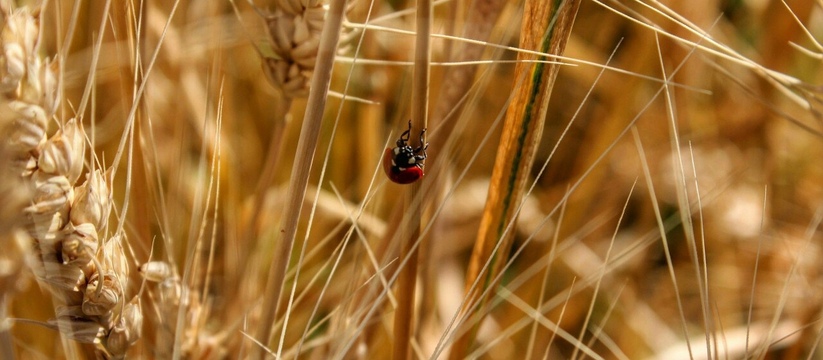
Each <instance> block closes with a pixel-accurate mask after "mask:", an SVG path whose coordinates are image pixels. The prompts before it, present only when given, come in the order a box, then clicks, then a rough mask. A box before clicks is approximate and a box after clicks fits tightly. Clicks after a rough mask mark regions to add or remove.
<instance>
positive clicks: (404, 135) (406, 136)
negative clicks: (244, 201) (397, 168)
mask: <svg viewBox="0 0 823 360" xmlns="http://www.w3.org/2000/svg"><path fill="white" fill-rule="evenodd" d="M410 136H411V120H409V129H408V130H406V131H404V132H403V133H402V134H400V138H399V139H397V146H398V147H403V146H406V143H407V142H408V141H409V137H410Z"/></svg>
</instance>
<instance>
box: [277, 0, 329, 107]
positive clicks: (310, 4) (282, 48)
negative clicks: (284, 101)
mask: <svg viewBox="0 0 823 360" xmlns="http://www.w3.org/2000/svg"><path fill="white" fill-rule="evenodd" d="M325 15H326V9H325V8H324V7H323V6H322V4H321V2H320V1H315V0H309V1H306V0H279V1H277V2H276V3H275V7H274V11H273V13H271V14H269V15H268V16H266V18H265V21H266V26H267V27H268V29H269V37H270V39H271V44H270V45H271V50H272V52H273V53H274V55H273V56H265V55H264V59H263V60H264V61H263V66H264V72H265V73H266V76H267V77H268V78H269V81H271V82H272V83H273V84H274V85H275V86H277V87H278V88H280V89H282V90H283V91H284V93H285V94H286V95H287V96H290V97H300V96H306V95H307V94H308V88H309V83H310V79H311V76H312V73H313V71H314V63H315V60H316V59H317V49H318V45H319V44H320V32H321V31H322V30H323V18H324V17H325Z"/></svg>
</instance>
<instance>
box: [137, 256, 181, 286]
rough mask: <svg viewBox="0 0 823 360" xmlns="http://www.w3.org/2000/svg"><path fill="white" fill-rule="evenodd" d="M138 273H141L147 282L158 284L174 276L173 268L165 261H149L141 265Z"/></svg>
mask: <svg viewBox="0 0 823 360" xmlns="http://www.w3.org/2000/svg"><path fill="white" fill-rule="evenodd" d="M137 271H139V272H140V274H141V275H143V277H144V278H145V279H146V280H148V281H151V282H157V283H159V282H162V281H165V280H166V279H169V278H172V277H173V276H174V272H173V271H172V269H171V266H170V265H169V264H168V263H167V262H165V261H149V262H147V263H145V264H143V265H140V267H139V268H138V269H137Z"/></svg>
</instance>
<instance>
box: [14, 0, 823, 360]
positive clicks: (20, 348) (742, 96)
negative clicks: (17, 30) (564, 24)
mask: <svg viewBox="0 0 823 360" xmlns="http://www.w3.org/2000/svg"><path fill="white" fill-rule="evenodd" d="M285 2H286V1H280V2H277V1H269V2H266V1H254V2H253V3H249V2H246V1H241V0H237V1H235V2H230V1H179V2H172V1H154V0H148V1H143V2H140V1H115V2H112V3H111V7H110V8H109V10H108V12H104V9H105V6H104V5H105V2H104V1H101V0H95V1H85V2H80V3H75V2H74V1H51V2H48V3H46V4H45V5H44V6H43V9H42V13H41V14H40V19H41V26H42V40H41V52H42V56H43V57H47V58H50V59H58V63H59V69H60V71H61V76H62V86H63V94H62V95H63V97H62V98H61V104H60V108H59V109H58V112H57V115H56V118H57V119H58V121H66V120H67V119H69V118H71V117H75V116H81V115H82V118H83V123H84V127H85V131H86V133H87V137H88V139H89V141H90V143H91V144H93V147H94V153H95V154H96V155H97V157H98V158H99V159H101V161H102V162H103V163H104V164H107V165H111V160H112V159H113V158H114V157H115V153H116V152H117V149H118V146H120V144H121V141H125V143H126V144H127V149H129V150H128V155H127V157H126V158H127V159H128V161H125V160H124V161H122V162H121V163H120V164H119V170H118V175H117V177H116V178H115V184H113V195H112V196H113V199H114V203H115V209H116V210H115V211H114V212H116V213H121V212H126V211H127V216H126V219H125V226H124V228H125V231H126V235H127V237H128V244H129V250H128V256H129V263H130V267H131V270H132V271H131V283H130V286H129V288H128V293H130V294H131V295H135V294H138V293H140V294H141V295H140V296H141V297H140V298H141V301H142V306H143V309H144V310H143V313H144V314H143V315H144V323H143V328H142V337H141V340H139V341H138V342H137V344H135V345H134V346H133V347H132V348H131V350H130V352H129V355H130V357H134V358H167V357H169V356H171V355H172V354H178V355H181V356H183V357H184V358H198V359H199V358H203V359H209V358H234V357H236V356H239V357H243V356H246V355H247V354H248V352H249V349H250V348H252V347H256V346H257V345H256V344H255V343H254V342H252V341H251V340H250V339H249V338H248V337H247V336H246V335H244V333H247V332H248V330H246V322H247V321H249V319H255V317H256V316H259V314H258V313H259V311H260V308H261V307H263V306H278V305H274V304H261V293H262V288H263V287H264V284H265V281H266V280H265V278H266V275H267V273H268V264H269V262H270V261H271V259H272V255H271V254H272V251H273V247H274V245H273V244H274V239H275V238H276V234H277V233H278V232H279V231H280V230H279V227H278V226H279V223H280V218H281V216H282V215H283V209H284V199H285V192H286V191H287V188H288V181H289V177H290V174H291V171H292V167H293V165H294V164H293V158H294V155H295V151H296V148H297V141H298V138H299V132H300V128H301V121H302V118H303V114H304V111H305V104H306V100H305V95H306V93H307V92H306V89H307V87H306V86H303V85H302V83H299V84H297V85H295V84H296V83H293V82H292V83H289V84H285V85H284V84H283V83H282V82H283V78H282V76H283V75H282V74H286V75H285V76H287V78H288V79H290V80H294V79H295V78H298V80H296V81H298V82H299V81H302V80H300V79H301V77H302V79H308V78H310V76H311V74H312V67H313V66H311V65H310V64H311V62H306V63H298V62H294V61H293V60H294V59H284V58H283V55H282V53H281V52H279V51H280V50H278V47H277V40H276V39H274V38H275V37H276V36H277V35H272V34H271V31H273V30H271V29H272V27H270V26H269V25H270V24H272V23H273V20H272V19H275V18H277V19H280V18H282V17H285V16H287V15H288V14H289V13H288V12H287V11H286V12H284V11H283V10H278V7H279V6H282V3H285ZM487 3H492V2H491V1H484V0H453V1H440V2H436V3H435V7H434V14H435V18H434V22H433V32H434V33H436V34H448V35H452V36H455V37H457V38H458V39H444V38H442V37H435V38H433V39H432V61H433V64H432V67H431V92H430V97H429V103H430V107H431V108H430V111H429V113H430V122H429V128H428V131H427V134H428V136H429V141H430V142H431V145H430V148H429V150H428V153H429V156H430V157H429V159H427V163H426V164H427V167H426V172H427V177H426V178H424V180H423V182H424V184H425V182H427V181H429V182H432V183H436V186H434V185H431V186H429V187H426V188H424V195H423V196H425V197H426V198H427V199H428V200H427V201H428V204H429V206H428V207H427V208H426V210H424V213H425V216H424V219H425V220H424V227H426V229H427V230H426V231H425V232H424V236H423V243H422V244H421V262H420V271H419V272H418V275H419V277H418V299H417V301H418V304H419V305H418V306H419V314H420V319H419V325H418V332H417V334H416V341H415V342H414V344H413V349H415V354H416V355H417V356H418V357H420V358H428V357H430V356H432V354H433V352H434V351H435V349H436V348H437V347H438V343H439V342H441V341H444V339H445V346H446V349H448V344H450V342H449V341H450V340H449V337H448V335H449V334H450V333H449V330H448V329H447V326H448V324H449V322H450V321H451V320H452V318H453V317H454V316H455V312H456V311H457V309H458V307H459V305H460V301H461V299H462V298H463V296H464V289H465V276H466V271H467V264H468V262H469V257H470V254H471V251H472V248H473V246H474V243H475V240H476V236H477V234H476V233H477V229H478V227H479V222H480V218H481V215H482V213H483V211H484V207H485V204H486V199H487V196H488V192H489V178H490V175H491V172H492V169H493V167H494V165H495V159H496V156H497V154H498V152H499V150H498V144H499V142H500V133H501V129H502V120H501V118H502V117H503V114H505V112H506V110H507V106H508V103H509V100H510V96H511V94H512V93H513V92H514V91H515V89H516V88H517V87H518V86H521V85H520V83H519V82H518V78H517V76H516V74H515V72H514V69H515V63H516V60H517V52H516V51H513V50H512V49H511V48H516V47H517V46H518V44H519V34H520V32H521V21H522V19H521V14H522V11H523V1H504V2H498V3H499V5H498V6H500V10H499V12H498V13H497V14H498V15H497V16H489V20H488V22H487V23H482V24H481V23H475V22H472V20H470V19H473V17H472V16H473V15H472V14H474V13H475V12H478V11H482V9H483V6H490V5H488V4H487ZM38 4H40V3H39V2H20V4H17V3H14V4H11V2H9V1H6V2H4V10H5V11H8V10H7V9H8V8H9V7H15V6H24V5H28V6H37V5H38ZM304 4H305V3H304ZM348 6H349V8H348V9H347V12H346V16H347V22H346V24H345V26H344V29H343V42H342V43H341V48H340V51H339V58H338V61H337V62H336V64H335V67H334V69H333V81H332V84H331V92H332V94H331V95H330V97H329V101H328V103H327V107H326V110H325V118H324V121H323V127H322V130H321V138H320V144H319V146H318V148H317V151H316V153H315V155H314V162H313V166H312V175H311V177H310V180H309V190H308V193H307V194H308V195H307V198H306V202H305V203H304V207H303V215H302V216H301V222H300V224H301V225H300V227H299V228H298V235H297V239H298V241H297V243H296V246H295V250H294V253H293V260H292V265H291V267H290V268H291V269H292V271H290V273H289V274H290V275H289V276H290V277H289V278H288V279H289V282H288V286H287V289H289V290H291V288H292V284H295V289H296V300H295V302H294V304H293V305H291V306H290V307H289V308H288V310H286V309H287V304H288V299H287V298H285V297H283V298H282V299H281V302H280V304H279V306H280V309H282V310H281V311H280V312H279V313H280V314H281V317H282V316H283V314H285V313H288V314H289V319H288V323H287V325H286V326H287V331H285V336H284V338H283V339H282V347H283V350H282V351H283V354H284V357H289V358H293V357H295V355H296V354H298V352H299V356H300V357H303V358H311V359H323V358H330V357H333V356H340V357H343V358H385V357H388V355H387V354H389V353H390V352H389V350H390V349H391V346H392V344H391V341H390V339H391V336H390V334H391V332H392V326H391V322H392V311H393V305H392V304H393V301H394V299H389V300H386V299H382V300H378V294H379V293H380V291H382V290H384V288H383V287H382V285H381V281H384V280H386V279H388V278H390V275H391V274H392V272H393V271H396V268H395V267H396V263H394V261H395V260H396V259H397V256H398V254H397V251H398V250H397V249H398V245H397V241H396V239H395V238H393V237H392V235H393V234H394V233H395V231H396V229H397V228H398V226H399V225H398V224H399V223H400V221H401V219H402V218H403V214H404V211H405V208H406V206H407V205H406V204H405V203H404V202H403V196H402V195H403V193H404V191H405V188H404V187H403V186H401V185H397V184H393V183H391V182H389V181H387V179H386V177H385V175H384V174H383V172H382V170H381V164H380V161H381V157H382V154H383V151H384V149H385V148H386V147H387V146H394V142H395V141H396V139H397V136H399V135H400V133H401V132H402V131H404V130H405V129H406V126H407V125H406V124H407V121H408V119H409V117H410V106H411V104H410V96H411V95H410V88H411V73H412V66H411V61H412V55H413V53H414V36H413V35H409V33H408V32H410V31H414V12H413V9H414V6H415V4H414V2H412V1H393V0H390V1H381V0H377V1H375V2H373V3H372V2H368V1H361V0H358V1H354V2H349V3H348ZM822 10H823V4H821V2H819V1H812V0H798V1H785V2H783V1H769V0H757V1H697V2H695V1H678V0H672V1H663V2H657V1H647V2H633V1H604V2H600V1H590V0H584V1H582V3H581V5H580V8H579V11H578V13H577V18H576V20H575V23H574V28H573V30H572V32H571V35H570V38H569V41H568V45H567V48H566V51H565V54H564V56H565V57H567V58H568V59H564V60H562V61H563V63H565V64H568V65H567V66H562V67H561V70H560V72H559V76H558V79H557V81H556V83H555V84H554V89H553V92H552V97H551V101H550V104H549V112H548V115H547V117H546V119H545V127H544V132H543V134H542V137H541V142H540V146H539V149H538V150H537V155H536V161H535V164H534V166H533V168H531V169H527V170H528V171H529V174H530V176H529V179H530V180H529V183H530V184H532V183H533V184H534V187H533V189H532V190H531V191H530V192H528V193H527V194H526V195H525V196H524V198H523V200H522V204H518V206H522V208H521V210H520V211H521V212H520V214H519V217H518V219H517V221H516V223H515V224H514V226H513V227H512V233H513V234H514V239H515V241H514V245H513V246H512V249H511V252H512V254H513V255H511V256H510V257H509V260H510V261H511V263H510V265H509V266H507V267H506V269H505V274H504V276H503V279H502V281H501V284H500V287H499V289H497V290H496V292H495V297H494V299H495V300H494V303H495V305H494V306H493V307H490V308H488V309H485V310H484V311H485V312H484V313H483V315H482V317H481V319H482V320H480V330H479V331H478V333H477V337H476V341H475V343H474V345H473V346H472V347H471V349H470V351H469V353H470V354H471V355H470V357H472V358H487V359H510V358H535V359H537V358H550V359H559V358H576V357H593V358H596V357H597V356H599V357H602V358H606V359H644V358H657V359H675V358H690V357H693V358H732V359H743V358H772V359H795V358H819V357H820V356H821V351H820V350H819V349H818V348H817V345H818V343H819V340H820V338H821V335H823V333H821V323H820V319H821V304H823V302H821V298H823V292H821V289H822V288H821V279H822V278H821V271H820V259H821V250H822V249H821V240H822V238H821V233H820V221H821V216H823V212H821V210H823V207H821V205H823V202H822V201H821V200H823V186H821V181H823V167H821V161H820V160H821V159H823V157H821V155H823V152H822V150H823V146H822V145H823V142H821V135H823V126H821V125H823V124H821V117H820V108H821V103H820V101H821V97H820V96H821V87H820V84H821V75H823V72H821V59H823V47H821V46H820V44H819V42H818V41H820V40H821V39H823V27H821V25H823V21H821V16H822V15H823V11H822ZM284 14H285V15H284ZM306 19H307V18H306V17H305V16H304V17H303V18H298V20H294V21H295V24H297V25H295V26H297V27H299V26H302V25H300V24H303V23H301V21H303V22H304V23H310V21H309V20H306ZM321 19H322V16H321ZM267 21H268V22H267ZM312 21H313V20H312ZM363 24H368V26H363ZM482 26H487V27H489V32H488V37H487V38H486V39H483V41H487V42H488V43H490V45H487V46H483V45H480V46H474V47H473V48H471V47H470V46H469V45H467V43H466V42H465V41H461V40H460V39H459V38H465V37H468V36H469V35H467V34H473V33H472V31H475V29H476V28H478V27H482ZM289 29H291V30H294V29H293V28H289ZM395 30H396V31H395ZM404 32H405V33H404ZM98 41H99V42H100V45H99V48H96V43H97V42H98ZM297 45H299V44H297ZM504 47H509V49H504ZM96 51H97V56H99V58H95V56H96V54H95V52H96ZM461 54H470V55H471V56H475V58H472V59H468V60H477V62H475V63H455V59H458V56H459V55H461ZM312 56H313V54H311V52H309V54H308V55H306V58H307V59H309V60H310V59H311V58H312ZM298 60H300V59H298ZM278 61H280V62H282V61H292V62H291V63H289V64H288V66H287V67H285V69H287V70H285V71H284V70H283V69H284V68H282V64H279V63H278ZM295 64H296V65H295ZM307 64H308V65H307ZM606 65H607V66H608V68H607V69H606V70H605V71H602V75H601V70H602V69H603V68H604V66H606ZM278 66H281V68H278ZM92 68H93V69H94V71H93V72H92V71H91V70H92ZM273 69H274V70H273ZM278 71H279V72H278ZM91 73H93V77H90V74H91ZM278 74H280V75H278ZM278 76H281V77H280V78H279V80H278ZM449 76H454V77H455V78H457V79H460V80H461V81H453V80H451V79H452V78H450V77H449ZM278 81H280V83H278ZM86 89H89V90H90V94H89V96H90V105H89V106H88V107H86V109H85V110H84V112H83V113H82V114H76V113H75V112H76V111H77V110H76V105H77V104H79V103H80V102H81V98H82V97H83V93H84V91H86ZM343 93H345V94H346V96H347V97H346V98H345V99H343V98H342V96H340V95H339V94H343ZM132 117H133V119H134V122H133V128H132V127H131V124H130V123H129V119H130V118H132ZM53 129H54V127H53V128H52V130H53ZM132 131H133V132H132ZM416 131H417V129H415V130H413V131H412V133H413V134H415V133H416ZM124 134H126V135H125V136H124ZM412 138H415V136H412ZM266 171H269V174H270V175H269V176H270V179H271V180H261V179H265V178H266V175H265V174H266ZM127 181H128V184H127ZM528 188H529V187H527V189H528ZM127 189H128V190H127ZM127 194H128V198H129V199H130V200H129V201H128V204H125V203H124V199H126V197H127ZM124 204H125V206H127V208H124ZM664 243H665V245H664ZM303 244H305V252H304V257H303V258H302V260H301V261H300V266H299V268H300V269H301V272H300V274H299V277H297V280H295V273H294V269H296V268H297V266H295V264H296V263H297V258H298V257H299V256H300V254H301V251H302V249H303ZM152 260H155V261H163V262H165V263H167V264H168V265H169V266H170V267H171V268H172V269H173V274H174V275H173V276H170V278H174V279H175V280H174V285H172V288H173V290H172V291H171V292H172V295H169V294H168V293H167V292H165V291H168V289H165V290H164V288H163V286H162V284H156V283H149V282H146V283H143V282H142V278H141V277H140V275H139V274H138V271H137V269H138V267H139V266H140V265H141V264H144V263H146V262H149V261H152ZM392 264H394V265H392ZM393 266H395V267H393ZM375 275H380V276H376V277H375ZM24 276H27V277H28V278H30V280H31V281H30V284H29V286H28V287H27V288H26V290H25V291H23V292H20V293H17V294H15V295H14V297H13V298H12V299H11V302H10V309H9V314H10V315H9V316H10V317H12V318H15V319H29V320H33V321H34V322H47V321H48V319H50V318H52V317H53V316H54V310H53V306H52V302H51V300H50V298H49V296H48V294H47V293H46V292H43V291H41V290H40V289H39V288H38V286H37V284H36V283H35V282H34V281H33V277H31V276H30V275H25V274H24ZM378 279H382V280H378ZM181 289H182V290H183V291H181ZM380 301H383V303H380ZM375 304H377V305H376V306H377V307H378V308H379V309H380V310H379V311H378V312H377V313H376V314H372V315H368V316H367V315H366V313H367V311H368V309H369V308H370V307H371V306H372V305H375ZM536 313H540V314H542V315H541V316H537V315H536ZM280 320H281V321H282V320H285V319H284V318H281V319H280ZM361 325H362V326H363V327H362V328H359V327H360V326H361ZM280 326H282V325H281V323H280V322H278V325H277V326H276V328H277V330H278V332H279V329H280ZM11 333H12V335H13V339H14V347H15V350H16V352H17V355H18V356H19V357H20V358H55V357H62V356H63V354H64V350H63V348H62V345H61V343H60V341H59V337H58V336H57V332H56V331H54V330H49V329H47V328H46V327H44V326H41V325H37V324H36V323H32V322H28V321H15V322H13V327H12V331H11ZM564 334H565V335H564ZM348 341H354V343H355V344H356V345H355V346H354V347H352V348H347V347H346V346H345V344H347V342H348ZM278 344H281V340H279V339H277V340H276V341H275V342H274V343H272V344H268V345H270V346H271V347H272V348H273V349H276V348H277V347H278ZM584 349H586V350H584ZM447 352H448V350H446V351H445V352H443V355H441V356H440V357H441V358H445V354H446V353H447ZM595 355H597V356H595Z"/></svg>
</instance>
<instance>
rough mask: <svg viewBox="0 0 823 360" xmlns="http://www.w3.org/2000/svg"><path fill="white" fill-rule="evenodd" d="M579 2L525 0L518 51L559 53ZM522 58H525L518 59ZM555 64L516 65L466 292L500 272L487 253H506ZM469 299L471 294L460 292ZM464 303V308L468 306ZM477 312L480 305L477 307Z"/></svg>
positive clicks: (462, 344) (460, 345)
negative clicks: (486, 268)
mask: <svg viewBox="0 0 823 360" xmlns="http://www.w3.org/2000/svg"><path fill="white" fill-rule="evenodd" d="M579 5H580V1H561V2H553V3H551V4H550V3H549V2H545V1H527V2H526V7H525V9H524V16H523V25H522V32H521V34H522V35H521V41H520V48H523V49H533V50H538V51H541V52H546V53H550V54H558V55H559V54H562V53H563V51H564V50H565V46H566V42H567V40H568V37H569V35H570V34H571V28H572V25H573V23H574V18H575V16H576V14H577V8H578V7H579ZM520 58H523V59H524V60H526V59H529V58H531V56H526V55H518V59H520ZM559 68H560V67H559V66H558V65H554V64H543V63H538V64H533V65H532V64H518V65H517V66H516V68H515V78H517V79H520V78H524V79H527V80H526V81H523V82H522V84H523V85H522V86H519V87H518V88H517V89H516V90H515V91H516V93H515V95H514V98H513V100H512V102H511V103H510V104H509V109H508V112H507V113H506V121H505V123H504V125H503V134H502V136H501V141H500V145H499V148H498V152H497V158H496V160H495V167H494V171H493V172H492V180H491V185H490V187H489V193H488V198H487V201H486V209H485V211H484V212H483V217H482V220H481V224H480V230H479V232H478V235H477V239H476V240H475V248H474V251H473V253H472V258H471V262H470V263H469V271H468V274H467V275H466V289H470V288H471V287H472V286H473V284H474V283H475V282H477V280H478V279H481V278H483V279H486V280H481V286H480V287H479V289H480V290H481V291H482V290H484V289H486V288H488V287H490V286H495V285H494V284H492V283H489V281H488V279H493V278H495V276H496V275H497V274H498V273H499V272H500V270H501V269H502V265H503V263H504V262H505V261H504V260H503V259H506V257H507V251H505V250H504V251H498V252H497V253H494V252H493V249H495V248H496V247H499V248H500V249H508V248H509V247H510V246H509V245H508V244H510V243H511V236H510V235H509V236H506V235H504V229H505V228H506V224H509V223H511V222H512V221H513V220H514V217H515V216H514V207H513V206H512V205H513V204H517V203H518V202H519V201H520V198H521V197H522V194H523V189H524V188H525V186H526V183H527V179H528V178H527V175H528V170H529V169H531V166H532V164H533V163H534V156H535V153H536V151H537V144H538V143H539V141H540V138H541V135H542V132H543V125H544V121H545V118H546V113H547V108H548V102H549V98H550V96H551V92H552V89H553V85H554V81H555V79H556V78H557V72H558V71H559ZM487 262H490V263H491V267H490V268H489V271H488V272H487V273H486V274H482V273H481V268H483V267H484V264H486V263H487ZM466 296H468V297H470V299H474V300H479V301H481V302H484V301H485V300H483V299H475V298H474V297H475V296H476V295H473V294H468V293H467V294H466ZM473 303H474V301H467V302H466V304H469V305H471V304H473ZM481 308H482V307H481ZM473 336H474V332H473V331H470V332H467V333H466V334H465V335H463V336H461V337H460V338H459V339H458V340H457V341H456V342H455V344H454V345H453V346H452V352H451V359H461V358H463V356H465V354H466V351H467V350H468V348H469V347H470V346H471V342H472V337H473Z"/></svg>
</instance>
